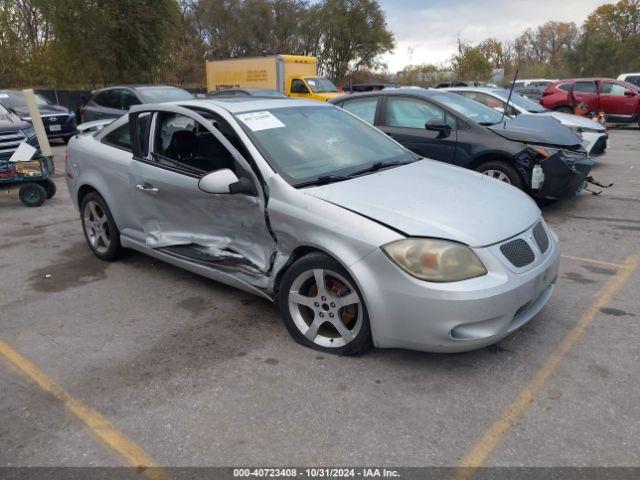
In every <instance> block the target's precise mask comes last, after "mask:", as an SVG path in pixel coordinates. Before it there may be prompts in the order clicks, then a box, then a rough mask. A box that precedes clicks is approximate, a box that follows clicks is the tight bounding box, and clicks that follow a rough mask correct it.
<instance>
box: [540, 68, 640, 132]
mask: <svg viewBox="0 0 640 480" xmlns="http://www.w3.org/2000/svg"><path fill="white" fill-rule="evenodd" d="M540 103H541V104H542V106H543V107H546V108H548V109H550V110H558V111H560V112H566V113H573V111H574V108H575V107H576V106H577V105H579V104H581V103H585V104H586V105H587V106H588V107H589V111H592V112H604V113H605V114H606V116H607V121H608V122H613V123H634V122H638V121H640V87H636V86H635V85H631V84H629V83H627V82H623V81H621V80H614V79H612V78H574V79H568V80H560V81H558V82H554V83H552V84H551V85H550V86H549V88H547V89H546V90H545V91H544V92H543V93H542V97H541V98H540Z"/></svg>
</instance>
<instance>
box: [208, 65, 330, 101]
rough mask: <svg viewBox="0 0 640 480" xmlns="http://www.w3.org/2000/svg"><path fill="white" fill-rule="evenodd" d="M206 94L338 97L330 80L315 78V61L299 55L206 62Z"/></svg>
mask: <svg viewBox="0 0 640 480" xmlns="http://www.w3.org/2000/svg"><path fill="white" fill-rule="evenodd" d="M206 73H207V91H208V92H212V91H220V90H226V89H228V88H270V89H274V90H279V91H281V92H282V93H284V94H285V95H288V96H289V97H297V98H309V99H311V100H319V101H321V102H326V101H327V100H329V99H331V98H334V97H337V96H339V95H342V93H341V92H339V91H338V89H337V88H336V86H335V85H334V84H333V83H331V80H328V79H326V78H322V77H318V60H317V59H316V58H315V57H305V56H302V55H272V56H269V57H250V58H233V59H229V60H213V61H209V60H208V61H207V63H206Z"/></svg>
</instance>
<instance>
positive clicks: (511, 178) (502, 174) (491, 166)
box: [476, 160, 523, 190]
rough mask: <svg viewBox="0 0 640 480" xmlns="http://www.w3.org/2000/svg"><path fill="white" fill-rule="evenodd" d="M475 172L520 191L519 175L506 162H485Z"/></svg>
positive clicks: (520, 179)
mask: <svg viewBox="0 0 640 480" xmlns="http://www.w3.org/2000/svg"><path fill="white" fill-rule="evenodd" d="M476 171H478V172H480V173H482V174H484V175H487V176H489V177H491V178H495V179H496V180H500V181H501V182H504V183H508V184H509V185H513V186H514V187H516V188H519V189H521V190H522V187H523V185H522V178H521V177H520V174H519V173H518V171H517V170H516V169H515V168H513V167H512V166H511V165H509V164H508V163H507V162H503V161H500V160H492V161H489V162H485V163H483V164H482V165H480V166H479V167H478V168H477V169H476Z"/></svg>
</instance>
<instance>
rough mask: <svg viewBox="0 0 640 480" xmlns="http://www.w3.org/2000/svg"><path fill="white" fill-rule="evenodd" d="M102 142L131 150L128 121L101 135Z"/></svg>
mask: <svg viewBox="0 0 640 480" xmlns="http://www.w3.org/2000/svg"><path fill="white" fill-rule="evenodd" d="M102 143H104V144H106V145H110V146H112V147H115V148H119V149H120V150H126V151H127V152H131V151H132V148H131V131H130V129H129V123H125V124H123V125H120V126H119V127H118V128H116V129H115V130H113V131H112V132H109V133H107V134H106V135H105V136H104V137H102Z"/></svg>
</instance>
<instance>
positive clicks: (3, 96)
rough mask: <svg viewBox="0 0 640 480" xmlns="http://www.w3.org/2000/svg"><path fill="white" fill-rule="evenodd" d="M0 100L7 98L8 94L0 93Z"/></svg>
mask: <svg viewBox="0 0 640 480" xmlns="http://www.w3.org/2000/svg"><path fill="white" fill-rule="evenodd" d="M0 98H9V94H8V93H0Z"/></svg>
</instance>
